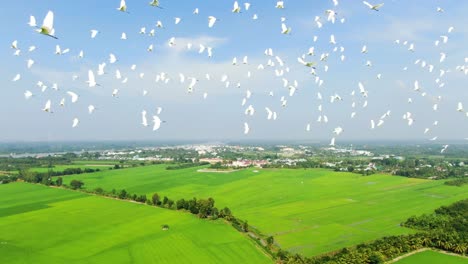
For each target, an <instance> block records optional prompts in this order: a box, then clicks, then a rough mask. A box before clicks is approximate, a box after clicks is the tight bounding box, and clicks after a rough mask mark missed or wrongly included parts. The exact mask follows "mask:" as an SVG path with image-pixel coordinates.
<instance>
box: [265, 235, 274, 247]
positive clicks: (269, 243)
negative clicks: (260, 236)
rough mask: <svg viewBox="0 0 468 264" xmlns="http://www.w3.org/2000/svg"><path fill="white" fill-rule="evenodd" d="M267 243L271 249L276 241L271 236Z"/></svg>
mask: <svg viewBox="0 0 468 264" xmlns="http://www.w3.org/2000/svg"><path fill="white" fill-rule="evenodd" d="M266 242H267V245H268V247H271V246H272V245H273V243H275V239H274V238H273V236H269V237H267V239H266Z"/></svg>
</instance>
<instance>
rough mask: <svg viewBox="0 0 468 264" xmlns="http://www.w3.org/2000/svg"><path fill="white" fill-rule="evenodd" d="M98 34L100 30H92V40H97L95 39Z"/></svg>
mask: <svg viewBox="0 0 468 264" xmlns="http://www.w3.org/2000/svg"><path fill="white" fill-rule="evenodd" d="M98 33H99V31H98V30H96V29H92V30H91V38H92V39H93V38H95V37H96V36H97V34H98Z"/></svg>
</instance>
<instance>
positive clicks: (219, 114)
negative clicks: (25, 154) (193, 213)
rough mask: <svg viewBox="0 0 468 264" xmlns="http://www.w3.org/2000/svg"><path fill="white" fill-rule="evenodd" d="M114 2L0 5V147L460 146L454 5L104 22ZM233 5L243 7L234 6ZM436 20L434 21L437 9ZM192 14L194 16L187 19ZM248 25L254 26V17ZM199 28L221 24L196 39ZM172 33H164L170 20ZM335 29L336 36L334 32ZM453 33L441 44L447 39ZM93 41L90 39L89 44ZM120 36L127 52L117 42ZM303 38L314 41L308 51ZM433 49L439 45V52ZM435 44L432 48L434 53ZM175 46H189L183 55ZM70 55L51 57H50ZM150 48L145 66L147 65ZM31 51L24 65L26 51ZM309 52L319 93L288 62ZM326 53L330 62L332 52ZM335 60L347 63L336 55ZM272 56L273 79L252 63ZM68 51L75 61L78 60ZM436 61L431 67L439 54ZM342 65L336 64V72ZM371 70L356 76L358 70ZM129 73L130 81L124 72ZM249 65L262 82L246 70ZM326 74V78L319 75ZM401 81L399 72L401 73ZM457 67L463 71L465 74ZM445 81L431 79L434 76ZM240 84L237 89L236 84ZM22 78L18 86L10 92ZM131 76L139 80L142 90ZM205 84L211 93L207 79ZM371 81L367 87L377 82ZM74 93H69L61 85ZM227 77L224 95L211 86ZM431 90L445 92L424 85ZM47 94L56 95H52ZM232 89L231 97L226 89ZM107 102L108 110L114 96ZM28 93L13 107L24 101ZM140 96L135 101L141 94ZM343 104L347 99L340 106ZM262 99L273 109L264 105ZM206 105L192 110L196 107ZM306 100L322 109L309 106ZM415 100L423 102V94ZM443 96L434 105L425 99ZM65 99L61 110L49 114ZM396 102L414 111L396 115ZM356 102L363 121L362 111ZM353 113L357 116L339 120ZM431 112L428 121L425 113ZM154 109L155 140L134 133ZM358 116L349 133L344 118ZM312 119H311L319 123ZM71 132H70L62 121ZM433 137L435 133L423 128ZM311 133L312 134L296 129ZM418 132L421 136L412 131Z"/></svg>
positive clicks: (179, 13) (293, 7)
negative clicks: (337, 131) (323, 119)
mask: <svg viewBox="0 0 468 264" xmlns="http://www.w3.org/2000/svg"><path fill="white" fill-rule="evenodd" d="M119 2H120V1H118V0H112V1H99V2H95V1H80V2H76V1H74V2H73V5H70V3H69V2H64V1H34V2H31V1H15V2H10V1H9V2H8V3H4V4H3V6H2V10H0V15H1V18H0V20H1V22H2V25H3V26H2V27H0V32H1V33H2V35H3V36H4V37H2V40H1V41H0V42H1V47H2V48H1V49H0V54H1V56H2V58H4V59H3V60H2V61H1V62H0V69H1V71H0V72H1V76H2V78H1V79H0V84H1V86H2V94H1V96H0V111H1V113H2V114H1V115H0V122H1V123H2V128H3V129H2V130H1V131H0V141H64V140H72V141H82V140H85V141H94V140H155V141H164V140H209V139H212V140H256V139H271V140H274V139H277V140H292V139H299V140H311V141H314V140H324V141H327V140H329V139H330V138H332V137H333V136H335V135H334V134H333V133H332V132H333V130H334V128H336V127H342V128H343V129H344V132H343V133H342V134H341V135H339V136H338V137H337V139H336V141H337V144H339V142H345V141H346V142H349V141H352V140H361V141H362V140H364V141H365V140H370V141H372V140H377V139H390V140H397V139H398V140H400V139H401V140H407V139H414V140H428V139H430V138H433V137H435V136H437V137H438V138H439V140H438V141H435V143H441V144H443V143H444V141H443V140H444V139H451V140H452V139H454V140H463V139H464V138H468V132H467V131H468V117H467V116H466V115H465V113H460V112H457V111H456V109H457V103H458V102H462V103H463V105H464V106H465V111H466V109H468V100H467V99H468V90H467V88H468V87H467V84H466V80H467V75H465V74H463V72H460V71H456V66H460V65H467V64H468V63H466V62H465V61H464V60H465V58H466V57H468V49H467V47H468V37H467V34H468V30H467V29H466V28H464V25H466V24H468V18H467V17H466V15H465V11H466V10H468V3H463V2H460V1H422V0H417V1H386V2H385V5H384V7H382V9H381V10H380V11H379V12H374V11H371V10H369V9H367V8H366V7H365V6H364V5H363V4H362V2H361V1H344V0H342V1H340V4H339V5H338V6H337V7H334V6H333V3H332V1H331V0H330V1H320V2H312V1H292V0H290V1H285V6H286V8H285V9H284V10H278V9H275V4H276V1H260V0H257V1H254V0H253V1H249V2H250V3H251V4H252V5H251V8H250V10H248V11H245V10H243V11H242V13H240V14H233V13H232V12H231V9H232V4H233V2H234V1H218V0H210V1H161V6H163V9H157V8H151V7H150V6H149V5H148V3H147V2H148V1H138V2H137V1H131V0H128V1H127V5H128V11H129V12H130V13H129V14H125V13H121V12H119V11H117V10H116V8H117V7H118V6H119ZM239 3H240V4H241V5H243V3H244V2H243V1H240V2H239ZM439 6H441V7H443V8H444V10H445V12H443V13H439V12H437V11H436V9H437V7H439ZM196 7H198V8H199V11H200V12H199V14H198V15H194V14H192V12H193V10H194V9H195V8H196ZM327 9H333V10H336V12H337V14H338V15H337V19H338V21H337V22H336V23H335V24H331V23H329V22H327V21H326V14H325V10H327ZM48 10H52V11H53V12H54V14H55V21H54V22H55V23H54V26H55V30H56V35H57V37H58V38H59V39H58V40H54V39H52V38H48V37H46V36H41V35H39V34H37V33H36V32H34V29H33V28H31V27H29V26H28V25H27V22H28V19H29V16H30V15H34V16H35V17H36V19H37V22H38V24H40V23H42V19H43V17H44V16H45V14H46V13H47V11H48ZM254 14H257V15H258V19H257V20H253V19H252V16H253V15H254ZM208 16H215V17H217V18H219V21H218V22H217V23H216V24H215V26H214V27H213V28H208V25H207V24H208ZM315 16H320V17H321V19H320V21H321V22H322V23H323V27H322V28H318V27H317V25H316V23H315V22H314V19H315ZM175 17H180V18H181V19H182V20H181V22H180V23H179V24H178V25H175V24H174V18H175ZM281 17H285V18H286V21H285V23H286V24H287V25H288V26H289V27H291V28H292V32H291V34H290V35H282V34H281V20H280V18H281ZM341 18H345V19H346V21H345V23H343V24H342V23H340V21H339V20H340V19H341ZM158 20H160V21H162V22H163V24H164V28H163V29H159V28H156V26H155V25H156V21H158ZM451 26H453V27H454V30H453V32H452V33H448V32H447V30H448V28H449V27H451ZM141 27H146V32H147V33H149V31H150V30H151V29H153V28H154V29H156V34H155V37H150V36H148V35H147V34H146V35H141V34H139V31H140V28H141ZM91 29H96V30H99V34H98V35H97V37H96V38H95V39H91V37H90V30H91ZM122 32H126V34H127V37H128V39H127V40H125V41H124V40H121V39H120V35H121V33H122ZM331 34H333V35H334V36H335V38H336V42H337V44H336V45H332V44H330V43H329V39H330V35H331ZM313 36H318V40H317V42H315V43H314V42H313ZM440 36H448V37H449V40H448V42H447V43H446V44H444V43H442V40H441V38H440ZM171 37H175V42H176V45H175V46H174V47H172V48H171V47H169V46H168V45H167V43H168V40H169V39H170V38H171ZM396 39H399V40H400V41H401V42H403V41H408V42H409V43H414V45H415V52H410V51H408V45H407V46H404V45H402V44H400V45H397V44H395V43H394V42H395V40H396ZM13 40H18V45H19V48H20V49H21V54H20V56H13V55H12V54H13V53H14V50H13V49H11V48H10V46H11V42H12V41H13ZM436 40H440V41H441V44H439V46H437V47H436V46H435V45H434V41H436ZM187 43H193V48H192V50H191V51H188V50H187V49H186V44H187ZM57 44H58V45H60V46H61V48H62V49H65V48H69V49H70V52H69V53H67V54H64V55H61V56H58V55H55V54H54V52H55V45H57ZM150 44H153V45H154V50H153V52H148V51H147V48H148V46H149V45H150ZM199 44H203V45H205V46H209V47H212V48H213V57H212V58H208V56H207V55H206V52H205V53H204V54H199V53H198V45H199ZM31 45H34V46H36V47H37V49H36V50H35V51H33V52H28V47H29V46H31ZM363 45H367V48H368V50H369V51H368V53H367V54H362V53H361V48H362V46H363ZM312 46H314V47H315V53H316V55H315V56H314V57H309V56H307V60H308V61H317V62H318V65H317V70H316V71H317V76H319V77H320V78H321V79H322V80H323V81H324V83H323V85H322V86H321V87H319V86H318V85H317V84H315V76H313V75H311V74H310V73H309V72H310V69H309V68H307V67H304V66H303V65H301V64H299V63H298V62H297V58H298V57H300V56H301V55H302V54H304V53H307V50H308V49H309V47H312ZM335 46H336V47H337V48H338V51H337V52H334V51H333V48H334V47H335ZM340 47H344V49H345V51H344V52H343V53H341V52H340V51H339V49H340ZM267 48H272V49H273V51H274V53H275V55H277V56H279V57H281V58H282V59H283V60H284V62H285V64H286V65H285V67H279V66H278V65H276V66H275V67H267V66H266V64H267V61H268V60H269V59H271V60H272V61H275V62H276V60H275V58H274V57H273V58H271V57H267V56H265V55H264V50H265V49H267ZM80 50H83V51H84V54H85V56H84V58H83V59H79V58H78V54H79V52H80ZM441 52H443V53H446V54H447V59H446V60H445V61H444V62H443V63H439V57H440V53H441ZM110 53H113V54H115V55H116V56H117V58H118V61H117V62H116V63H115V64H109V62H108V57H109V54H110ZM322 53H329V54H330V56H329V59H328V61H327V62H319V58H320V54H322ZM342 54H344V55H345V56H346V59H345V60H344V61H341V60H340V56H341V55H342ZM244 56H248V57H249V64H248V65H243V64H242V58H243V57H244ZM233 57H237V59H238V61H239V63H238V64H239V65H237V66H233V65H232V63H231V62H232V59H233ZM28 59H33V60H34V61H35V64H34V65H33V66H32V68H31V69H27V67H26V61H27V60H28ZM418 59H419V60H420V62H422V61H425V62H427V64H432V65H434V71H433V72H432V73H429V71H428V69H427V67H425V68H422V67H421V66H420V65H415V61H416V60H418ZM367 60H369V61H371V62H372V67H369V66H366V61H367ZM102 62H106V63H107V67H106V71H107V73H108V74H105V75H103V76H96V79H97V81H98V83H99V84H100V85H101V86H100V87H94V88H89V87H88V85H87V84H86V83H85V80H87V72H88V70H89V69H92V70H93V71H94V72H96V70H97V65H98V64H99V63H102ZM133 64H135V65H137V68H136V70H135V71H132V70H131V69H130V67H131V65H133ZM259 64H263V65H265V67H266V68H265V70H257V66H258V65H259ZM325 65H327V66H328V67H329V70H328V72H325V70H324V66H325ZM286 67H289V69H290V71H289V73H288V72H285V75H284V76H280V77H278V76H275V69H280V68H281V69H286ZM404 67H408V70H406V71H404V70H403V68H404ZM467 67H468V66H467ZM117 69H118V70H119V71H120V72H121V73H122V75H123V76H124V78H125V77H127V78H128V82H127V83H126V84H122V83H121V81H122V80H116V78H115V77H114V76H115V71H116V70H117ZM441 69H442V70H445V71H447V73H446V74H445V75H444V76H443V77H439V70H441ZM248 71H250V72H251V74H252V77H251V78H248V77H247V73H248ZM161 72H165V73H167V76H169V78H170V79H171V80H170V81H169V82H168V83H167V84H164V83H162V82H158V83H156V82H155V78H156V75H157V74H159V73H161ZM18 73H20V74H21V77H22V78H21V80H19V81H17V82H12V81H11V80H12V79H13V77H14V76H15V75H16V74H18ZM140 73H144V77H143V78H140V77H139V75H140ZM179 73H183V74H184V75H185V76H186V77H194V78H197V79H198V80H199V81H198V83H197V85H196V86H195V89H194V92H193V93H191V94H189V93H187V86H188V83H189V81H186V83H184V84H181V83H180V82H179ZM206 73H209V74H210V75H211V81H208V80H206V78H205V74H206ZM379 73H381V74H382V78H381V79H380V80H378V79H377V78H376V76H377V74H379ZM75 74H76V75H77V76H78V79H77V80H75V81H73V80H72V76H73V75H75ZM223 75H227V76H228V80H229V81H230V87H229V88H226V87H225V84H224V83H222V82H221V81H220V79H221V77H222V76H223ZM282 78H286V79H288V80H289V81H290V83H293V82H294V80H297V82H298V84H299V85H298V89H297V91H296V93H295V95H294V96H292V97H290V96H289V95H288V88H285V87H283V80H282ZM437 78H440V81H439V84H440V83H445V86H444V87H439V84H437V83H436V82H435V80H436V79H437ZM415 80H418V82H419V83H420V85H421V87H422V88H421V92H415V91H413V84H414V82H415ZM38 81H42V82H44V83H45V84H46V85H47V86H48V87H49V88H48V89H47V90H46V91H45V92H44V93H41V91H40V88H38V87H37V86H36V83H37V82H38ZM358 82H362V83H363V84H364V86H365V88H366V89H367V90H368V93H369V96H368V98H363V97H362V96H361V95H360V94H359V88H358ZM53 83H57V84H58V86H59V87H60V90H59V91H54V90H52V89H51V86H52V84H53ZM237 83H240V84H241V87H240V88H237V87H236V85H237ZM116 88H117V89H119V90H120V92H119V96H118V98H114V97H112V96H111V94H112V91H113V89H116ZM26 90H30V91H32V92H33V93H34V95H35V96H33V97H32V98H31V99H30V100H25V98H24V96H23V93H24V92H25V91H26ZM144 90H147V91H148V94H147V95H146V96H143V94H142V93H143V91H144ZM246 90H250V91H251V92H252V96H251V98H250V99H249V100H248V102H247V103H246V105H245V106H241V102H242V99H243V98H244V97H245V95H246ZM353 90H355V91H356V95H355V96H354V97H353V96H351V95H350V93H351V92H352V91H353ZM67 91H73V92H76V93H77V94H79V95H80V98H79V100H78V102H77V103H75V104H72V103H71V102H70V98H69V96H68V95H67V94H66V92H67ZM270 91H273V92H274V94H275V95H274V96H273V97H271V96H269V92H270ZM204 92H207V93H208V96H207V98H206V99H203V93H204ZM317 92H320V93H321V94H322V96H323V100H321V101H320V100H318V99H317ZM424 92H425V93H427V94H426V96H424V97H423V96H422V95H421V94H422V93H424ZM334 94H338V95H339V96H341V97H342V98H343V100H342V101H340V102H335V103H330V96H332V95H334ZM281 96H285V98H286V99H287V101H288V103H287V106H286V107H282V106H281V102H280V97H281ZM438 96H441V100H440V101H439V102H438V101H437V97H438ZM62 98H66V104H65V106H64V107H60V106H59V105H58V104H59V102H60V100H61V99H62ZM408 98H412V99H413V103H412V104H408V103H407V100H408ZM48 99H50V100H51V101H52V104H53V106H52V108H53V111H54V113H53V114H48V113H45V112H43V111H41V109H42V108H43V106H44V104H45V102H46V101H47V100H48ZM364 100H368V107H367V108H362V106H361V105H362V104H363V102H364ZM353 101H354V102H356V108H355V109H353V108H352V107H351V104H352V102H353ZM435 103H437V104H438V110H437V111H434V110H433V105H434V104H435ZM89 104H93V105H95V106H96V108H97V110H96V111H95V113H93V114H92V115H90V114H88V113H87V106H88V105H89ZM320 104H321V105H322V107H323V113H324V114H325V115H327V117H328V119H329V122H328V123H326V124H325V123H318V122H317V121H316V120H317V117H318V116H319V115H320V113H319V111H318V109H317V108H318V106H319V105H320ZM249 105H252V106H253V107H254V108H255V114H254V116H252V117H251V116H246V115H245V114H244V111H245V109H246V107H247V106H249ZM157 107H162V108H163V111H162V113H161V114H160V115H159V116H160V118H161V119H162V120H164V121H166V123H163V124H162V126H161V128H160V129H159V130H158V131H152V130H151V127H143V126H142V125H141V111H143V110H146V111H147V112H148V119H149V121H151V115H153V114H155V113H156V108H157ZM265 107H269V108H270V109H271V110H273V111H276V112H277V113H278V119H277V120H276V121H271V120H267V118H266V117H267V113H266V111H265ZM388 110H391V115H390V116H389V117H386V118H385V123H384V124H383V126H381V127H378V128H375V129H373V130H372V129H370V120H374V121H375V122H376V123H377V121H378V120H379V118H380V117H381V116H382V115H383V114H384V113H385V112H387V111H388ZM353 111H354V112H356V117H355V118H354V119H351V118H350V114H351V112H353ZM406 112H411V113H412V114H413V117H414V124H413V125H412V126H408V125H407V121H405V120H403V119H402V116H403V115H404V114H405V113H406ZM322 115H323V114H322ZM75 117H77V118H79V119H80V124H79V126H78V127H76V128H72V120H73V118H75ZM436 120H437V121H438V122H439V124H438V126H433V122H434V121H436ZM244 122H248V123H249V125H250V133H249V134H247V135H244V133H243V132H244V131H243V124H244ZM309 123H310V124H311V130H310V132H307V131H306V125H307V124H309ZM426 128H430V131H429V132H428V133H427V134H424V130H425V129H426Z"/></svg>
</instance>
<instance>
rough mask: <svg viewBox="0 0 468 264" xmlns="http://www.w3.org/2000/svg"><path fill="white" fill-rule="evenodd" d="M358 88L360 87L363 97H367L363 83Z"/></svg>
mask: <svg viewBox="0 0 468 264" xmlns="http://www.w3.org/2000/svg"><path fill="white" fill-rule="evenodd" d="M358 86H359V92H360V93H361V95H362V96H363V97H367V91H366V90H365V88H364V85H363V84H362V83H361V82H359V83H358Z"/></svg>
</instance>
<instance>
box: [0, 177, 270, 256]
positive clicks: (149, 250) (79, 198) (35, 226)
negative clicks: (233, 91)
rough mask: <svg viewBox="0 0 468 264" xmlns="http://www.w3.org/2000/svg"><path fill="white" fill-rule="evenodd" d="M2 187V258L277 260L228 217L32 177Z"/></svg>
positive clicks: (0, 205) (0, 207) (0, 206)
mask: <svg viewBox="0 0 468 264" xmlns="http://www.w3.org/2000/svg"><path fill="white" fill-rule="evenodd" d="M0 193H1V194H2V195H1V196H0V256H1V257H0V259H1V262H2V263H271V262H272V261H271V260H270V259H269V258H268V257H267V256H266V255H264V254H263V253H262V251H261V250H259V249H258V248H256V245H255V244H254V242H252V241H251V240H250V239H249V238H247V237H245V236H244V235H242V234H241V233H239V232H238V231H236V230H235V229H233V228H232V227H230V226H229V225H227V224H225V223H223V222H222V221H209V220H201V219H198V218H196V217H195V216H192V215H190V214H184V213H181V212H175V211H170V210H165V209H161V208H155V207H150V206H146V205H142V204H135V203H131V202H126V201H118V200H113V199H108V198H103V197H98V196H92V195H87V194H83V193H79V192H74V191H70V190H63V189H57V188H50V187H45V186H40V185H32V184H26V183H11V184H7V185H0ZM166 224H167V225H169V227H170V228H169V230H162V228H161V226H162V225H166Z"/></svg>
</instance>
